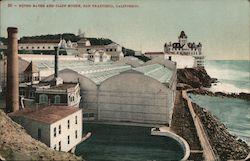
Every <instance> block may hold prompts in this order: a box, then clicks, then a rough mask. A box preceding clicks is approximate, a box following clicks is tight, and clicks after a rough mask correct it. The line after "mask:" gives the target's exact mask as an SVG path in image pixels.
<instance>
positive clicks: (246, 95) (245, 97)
mask: <svg viewBox="0 0 250 161" xmlns="http://www.w3.org/2000/svg"><path fill="white" fill-rule="evenodd" d="M189 93H192V94H200V95H207V96H216V97H229V98H239V99H243V100H247V101H250V93H239V94H236V93H223V92H215V93H213V92H211V91H208V90H205V89H202V88H199V89H194V90H191V91H189Z"/></svg>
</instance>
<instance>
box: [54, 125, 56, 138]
mask: <svg viewBox="0 0 250 161" xmlns="http://www.w3.org/2000/svg"><path fill="white" fill-rule="evenodd" d="M54 137H56V127H55V128H54Z"/></svg>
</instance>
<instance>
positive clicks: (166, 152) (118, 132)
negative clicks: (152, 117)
mask: <svg viewBox="0 0 250 161" xmlns="http://www.w3.org/2000/svg"><path fill="white" fill-rule="evenodd" d="M150 130H151V128H149V127H136V126H124V125H123V126H120V125H107V124H93V123H88V124H84V132H91V133H92V136H91V138H89V139H88V140H86V141H85V142H83V143H81V144H80V145H78V146H77V148H76V155H78V156H82V157H83V158H84V159H85V160H86V161H119V160H123V161H151V160H154V161H163V160H180V159H181V158H182V157H183V155H184V152H183V150H182V148H181V145H180V144H179V143H178V142H176V141H175V140H173V139H170V138H167V137H161V136H151V135H150Z"/></svg>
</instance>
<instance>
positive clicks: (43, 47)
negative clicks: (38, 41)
mask: <svg viewBox="0 0 250 161" xmlns="http://www.w3.org/2000/svg"><path fill="white" fill-rule="evenodd" d="M53 48H54V47H53V46H47V47H45V46H42V47H40V46H36V47H34V46H26V47H25V46H20V49H38V50H39V49H53Z"/></svg>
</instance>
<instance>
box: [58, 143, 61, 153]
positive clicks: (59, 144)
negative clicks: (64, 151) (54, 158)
mask: <svg viewBox="0 0 250 161" xmlns="http://www.w3.org/2000/svg"><path fill="white" fill-rule="evenodd" d="M58 146H59V151H61V141H59V143H58Z"/></svg>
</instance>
